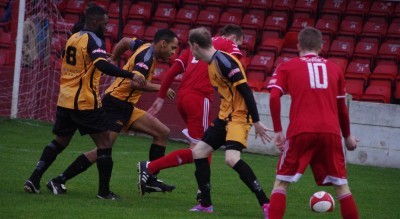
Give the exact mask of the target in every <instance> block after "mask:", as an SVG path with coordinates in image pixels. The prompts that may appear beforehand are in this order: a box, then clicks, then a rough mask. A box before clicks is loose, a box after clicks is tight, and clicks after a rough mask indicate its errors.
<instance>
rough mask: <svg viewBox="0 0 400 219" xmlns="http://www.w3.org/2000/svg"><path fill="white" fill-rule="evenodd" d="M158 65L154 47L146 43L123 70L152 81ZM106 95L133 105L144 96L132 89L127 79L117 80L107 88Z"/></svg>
mask: <svg viewBox="0 0 400 219" xmlns="http://www.w3.org/2000/svg"><path fill="white" fill-rule="evenodd" d="M156 64H157V59H156V58H155V57H154V47H153V46H152V45H151V44H150V43H146V44H144V45H142V46H140V47H139V48H138V49H137V50H136V51H135V52H134V53H133V55H132V56H131V57H130V58H129V60H128V62H127V63H126V64H125V66H124V68H123V69H125V70H127V71H130V72H132V73H134V74H142V75H143V76H144V77H145V78H146V80H148V81H151V79H152V77H153V73H154V67H155V65H156ZM106 93H109V94H110V95H112V96H113V97H116V98H118V99H120V100H123V101H126V102H130V103H132V104H136V103H137V102H138V100H139V98H140V96H141V95H142V91H140V90H137V89H132V87H131V82H130V80H129V79H125V78H117V79H115V81H114V82H113V83H112V84H111V85H110V86H109V87H108V88H107V90H106Z"/></svg>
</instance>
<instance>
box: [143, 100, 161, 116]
mask: <svg viewBox="0 0 400 219" xmlns="http://www.w3.org/2000/svg"><path fill="white" fill-rule="evenodd" d="M163 105H164V99H162V98H160V97H157V99H156V100H155V101H154V102H153V105H151V107H150V108H149V109H148V110H147V113H148V114H149V115H151V116H155V115H156V114H157V113H158V112H160V110H161V108H162V107H163Z"/></svg>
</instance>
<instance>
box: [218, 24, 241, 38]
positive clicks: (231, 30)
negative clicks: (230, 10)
mask: <svg viewBox="0 0 400 219" xmlns="http://www.w3.org/2000/svg"><path fill="white" fill-rule="evenodd" d="M219 35H220V36H229V35H235V36H236V38H240V37H242V36H243V30H242V27H240V26H238V25H236V24H228V25H225V26H224V27H223V28H222V29H221V30H219Z"/></svg>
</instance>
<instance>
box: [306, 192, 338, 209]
mask: <svg viewBox="0 0 400 219" xmlns="http://www.w3.org/2000/svg"><path fill="white" fill-rule="evenodd" d="M310 208H311V210H312V211H314V212H317V213H323V212H332V211H333V209H334V208H335V200H334V199H333V197H332V196H331V194H329V193H328V192H325V191H319V192H316V193H314V194H313V195H312V196H311V198H310Z"/></svg>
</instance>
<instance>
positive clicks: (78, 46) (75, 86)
mask: <svg viewBox="0 0 400 219" xmlns="http://www.w3.org/2000/svg"><path fill="white" fill-rule="evenodd" d="M106 58H107V55H106V49H105V44H104V41H103V40H101V39H100V38H99V37H97V36H96V34H94V33H93V32H90V31H80V32H78V33H75V34H73V35H72V36H71V37H70V38H69V39H68V41H67V44H66V46H65V54H64V57H63V61H62V65H61V79H60V94H59V96H58V102H57V106H60V107H64V108H68V109H76V110H93V109H96V108H99V107H101V101H100V98H99V89H98V87H99V81H100V76H101V72H100V71H99V70H98V69H96V67H95V66H94V63H96V62H97V61H99V60H106Z"/></svg>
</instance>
